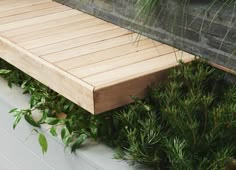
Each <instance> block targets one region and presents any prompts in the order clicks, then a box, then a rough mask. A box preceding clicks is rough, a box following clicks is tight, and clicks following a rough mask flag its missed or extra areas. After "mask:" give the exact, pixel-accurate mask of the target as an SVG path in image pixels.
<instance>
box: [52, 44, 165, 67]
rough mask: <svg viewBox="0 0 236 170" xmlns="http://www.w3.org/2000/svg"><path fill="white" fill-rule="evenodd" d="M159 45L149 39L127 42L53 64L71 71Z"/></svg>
mask: <svg viewBox="0 0 236 170" xmlns="http://www.w3.org/2000/svg"><path fill="white" fill-rule="evenodd" d="M160 44H161V43H158V42H156V41H155V42H154V41H152V40H150V39H145V40H140V41H137V42H132V43H130V42H129V43H127V44H125V45H120V46H116V47H113V48H108V49H105V50H102V51H98V52H95V53H92V54H91V53H90V54H87V55H83V56H80V57H76V58H72V59H68V60H64V61H61V62H57V63H55V64H56V65H57V66H58V67H60V68H63V69H64V70H71V69H75V68H80V67H83V66H87V65H90V64H93V63H97V62H101V61H104V60H108V59H111V58H115V57H119V56H122V55H127V54H130V53H134V52H136V51H141V50H144V49H148V48H152V47H155V46H157V45H160Z"/></svg>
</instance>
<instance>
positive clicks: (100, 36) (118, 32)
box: [30, 28, 131, 56]
mask: <svg viewBox="0 0 236 170" xmlns="http://www.w3.org/2000/svg"><path fill="white" fill-rule="evenodd" d="M128 34H131V32H129V31H127V30H125V29H120V28H117V29H112V30H110V31H106V32H101V33H96V34H92V35H88V36H84V37H79V38H74V39H71V40H67V41H62V42H59V43H55V44H51V45H47V46H44V47H39V48H35V49H31V50H30V51H32V52H33V53H35V54H37V55H39V56H43V55H48V54H52V53H56V52H59V51H63V50H67V49H72V48H75V47H79V46H83V45H87V44H91V43H95V42H99V41H103V40H107V39H111V38H115V37H119V36H122V35H128Z"/></svg>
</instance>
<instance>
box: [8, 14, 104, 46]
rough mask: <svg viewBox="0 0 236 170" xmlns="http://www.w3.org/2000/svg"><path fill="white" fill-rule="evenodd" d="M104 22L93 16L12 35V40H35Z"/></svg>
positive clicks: (18, 41) (17, 41)
mask: <svg viewBox="0 0 236 170" xmlns="http://www.w3.org/2000/svg"><path fill="white" fill-rule="evenodd" d="M85 16H88V15H85ZM104 23H105V21H102V20H97V19H96V18H92V19H88V20H87V19H86V20H82V21H80V22H76V23H71V24H67V25H62V26H58V27H53V28H48V29H44V30H41V31H34V32H31V33H28V34H23V35H18V36H15V37H11V38H10V40H12V41H14V42H15V43H21V42H27V41H33V40H36V39H40V38H45V37H49V36H53V35H57V34H63V33H68V32H70V31H74V30H80V29H83V28H88V27H91V26H98V25H100V24H104Z"/></svg>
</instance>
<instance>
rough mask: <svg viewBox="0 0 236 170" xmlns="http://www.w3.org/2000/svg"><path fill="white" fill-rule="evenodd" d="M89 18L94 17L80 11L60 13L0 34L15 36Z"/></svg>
mask: <svg viewBox="0 0 236 170" xmlns="http://www.w3.org/2000/svg"><path fill="white" fill-rule="evenodd" d="M90 18H94V17H92V16H90V15H85V14H83V13H81V12H78V13H77V12H76V13H73V14H68V15H66V14H64V15H62V17H60V18H58V19H54V20H49V21H46V22H43V23H36V24H32V25H27V26H23V27H20V28H16V29H13V30H9V31H5V32H2V33H1V35H3V36H4V37H15V36H19V35H23V34H27V33H31V32H35V31H41V30H44V29H49V28H55V27H58V26H63V25H66V24H71V23H76V22H78V21H82V20H86V19H90Z"/></svg>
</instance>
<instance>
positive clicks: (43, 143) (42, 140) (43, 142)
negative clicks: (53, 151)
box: [38, 133, 48, 154]
mask: <svg viewBox="0 0 236 170" xmlns="http://www.w3.org/2000/svg"><path fill="white" fill-rule="evenodd" d="M38 141H39V144H40V146H41V149H42V152H43V154H45V153H46V152H47V150H48V142H47V139H46V137H45V136H44V134H42V133H40V134H39V137H38Z"/></svg>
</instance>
